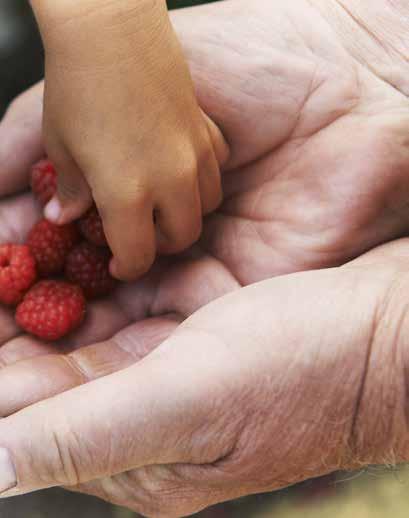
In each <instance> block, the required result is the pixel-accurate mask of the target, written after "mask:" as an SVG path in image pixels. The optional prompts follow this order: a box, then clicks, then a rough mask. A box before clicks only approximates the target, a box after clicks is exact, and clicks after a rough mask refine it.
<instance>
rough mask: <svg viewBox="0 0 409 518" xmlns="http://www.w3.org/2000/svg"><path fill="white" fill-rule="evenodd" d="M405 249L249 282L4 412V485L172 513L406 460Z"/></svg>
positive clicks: (408, 253)
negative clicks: (77, 381) (129, 360)
mask: <svg viewBox="0 0 409 518" xmlns="http://www.w3.org/2000/svg"><path fill="white" fill-rule="evenodd" d="M408 257H409V240H404V241H400V242H396V243H392V244H390V245H384V247H383V248H381V249H378V250H375V251H374V252H370V253H369V254H368V255H367V256H364V257H362V258H360V259H358V260H356V261H354V262H353V263H350V264H348V265H347V266H345V267H339V268H335V269H328V270H321V271H314V272H306V273H299V274H293V275H289V276H284V277H276V278H275V279H272V280H269V281H264V282H261V283H259V284H256V285H253V286H250V287H247V288H243V289H242V290H240V291H238V292H236V293H232V294H230V295H227V296H225V297H223V298H221V299H219V300H218V301H215V302H213V303H211V304H210V305H208V306H206V307H205V308H202V309H201V310H199V311H198V312H197V313H196V314H195V315H193V316H192V317H191V318H189V319H188V320H187V321H186V322H185V323H184V324H182V325H181V326H180V327H179V328H178V330H177V331H176V332H175V333H174V334H173V335H172V336H171V337H170V338H168V339H167V340H166V341H165V342H164V343H162V344H161V345H160V346H159V347H158V348H157V349H156V350H155V351H153V352H152V353H151V354H149V355H147V356H146V357H145V358H144V359H143V360H142V361H140V362H139V363H136V364H135V365H133V366H131V367H128V368H127V369H125V370H123V371H121V372H118V373H115V374H111V375H109V376H106V377H104V378H102V379H98V380H96V381H93V382H91V383H88V384H86V385H83V386H81V387H78V388H75V389H73V390H70V391H68V392H65V393H63V394H61V395H58V396H55V397H53V398H51V399H48V400H45V401H43V402H41V403H37V404H35V405H33V406H31V407H28V408H25V409H23V410H22V411H20V412H18V413H17V414H15V415H13V416H11V417H8V418H6V419H3V420H2V421H1V422H0V437H1V441H0V444H1V449H0V488H1V490H3V491H4V490H9V491H8V492H6V493H4V495H3V496H10V495H14V494H20V493H22V492H26V491H32V490H36V489H40V488H44V487H49V486H53V485H68V486H73V487H72V489H74V490H78V491H84V492H87V493H90V494H94V495H97V496H99V497H102V498H107V499H108V500H110V501H111V502H114V503H117V504H120V505H126V506H128V507H130V508H131V509H133V510H135V511H137V512H139V513H142V514H143V515H147V516H155V517H159V516H163V517H166V518H171V517H179V516H186V515H190V514H192V513H194V512H196V511H199V510H200V509H202V508H204V507H206V506H208V505H211V504H213V503H216V502H221V501H223V500H227V499H231V498H235V497H239V496H242V495H245V494H250V493H256V492H261V491H268V490H273V489H278V488H281V487H284V486H287V485H289V484H293V483H295V482H298V481H300V480H303V479H306V478H310V477H316V476H319V475H323V474H326V473H329V472H331V471H334V470H337V469H353V468H356V467H358V466H361V465H365V464H368V463H371V464H373V463H385V462H387V463H391V462H393V463H398V462H403V461H407V460H408V459H409V443H408V438H407V412H406V408H407V404H408V401H407V371H408V368H409V363H408V358H409V349H408V343H409V327H408V322H407V305H408V297H407V293H408V289H409V259H408ZM357 294H359V296H357ZM139 341H140V343H139V350H140V351H142V350H145V353H146V352H147V350H148V349H149V345H148V344H147V341H146V340H145V337H144V336H143V335H141V336H139ZM141 355H142V354H141ZM5 372H6V371H3V372H2V373H0V387H1V386H4V387H6V381H7V376H6V377H5ZM13 374H14V378H16V374H17V372H16V371H14V373H13ZM44 375H46V373H44ZM94 375H95V373H94ZM24 385H25V390H33V391H36V390H37V385H38V380H35V382H34V379H33V380H31V383H30V380H28V379H27V377H26V378H25V380H24ZM13 388H14V387H13ZM8 389H9V390H10V388H9V387H8ZM12 392H13V393H14V390H13V391H12ZM0 393H1V394H3V393H4V391H0ZM21 394H22V392H21V391H20V392H17V394H14V396H13V397H14V401H15V404H17V405H18V404H21V405H22V406H24V398H23V400H22V401H18V398H19V396H20V395H21ZM1 399H2V402H3V400H4V397H3V396H2V398H1ZM5 399H6V400H7V399H9V396H5ZM15 484H17V486H16V487H14V486H15ZM10 488H12V489H11V490H10Z"/></svg>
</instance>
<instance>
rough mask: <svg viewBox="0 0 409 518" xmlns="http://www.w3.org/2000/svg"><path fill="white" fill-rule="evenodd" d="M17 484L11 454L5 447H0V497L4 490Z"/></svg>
mask: <svg viewBox="0 0 409 518" xmlns="http://www.w3.org/2000/svg"><path fill="white" fill-rule="evenodd" d="M16 485H17V476H16V470H15V469H14V464H13V461H12V460H11V455H10V453H9V451H8V450H6V449H5V448H0V497H1V494H2V493H4V492H5V491H9V490H10V489H13V488H14V487H16Z"/></svg>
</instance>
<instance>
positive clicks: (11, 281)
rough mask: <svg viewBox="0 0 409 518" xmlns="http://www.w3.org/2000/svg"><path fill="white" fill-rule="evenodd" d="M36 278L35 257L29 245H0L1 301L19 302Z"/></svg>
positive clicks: (4, 302) (13, 303)
mask: <svg viewBox="0 0 409 518" xmlns="http://www.w3.org/2000/svg"><path fill="white" fill-rule="evenodd" d="M36 278H37V272H36V264H35V259H34V257H33V254H32V253H31V250H30V249H29V247H28V246H22V245H9V244H7V245H1V246H0V302H2V303H3V304H7V305H15V304H18V303H19V302H20V301H21V299H22V298H23V295H24V294H25V293H26V291H27V290H29V289H30V287H31V286H32V285H33V284H34V282H35V281H36Z"/></svg>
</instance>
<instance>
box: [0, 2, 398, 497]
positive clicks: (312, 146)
mask: <svg viewBox="0 0 409 518" xmlns="http://www.w3.org/2000/svg"><path fill="white" fill-rule="evenodd" d="M201 9H202V11H201V12H202V16H199V18H196V11H186V12H182V13H178V14H177V16H176V17H175V23H176V25H177V27H178V29H179V34H180V35H181V37H182V39H183V40H184V43H185V48H186V52H187V53H188V55H189V57H190V60H191V65H192V69H193V72H194V75H195V78H196V80H197V82H198V84H199V83H201V85H200V86H199V90H198V93H199V97H200V99H201V102H202V105H203V106H204V107H205V108H206V109H207V110H208V111H209V112H210V113H211V115H212V116H213V117H214V118H215V120H217V121H218V122H220V125H221V126H222V127H223V129H224V131H225V134H226V135H227V136H228V139H229V141H230V144H231V147H232V151H233V153H232V159H231V163H230V165H229V169H231V170H233V171H234V172H232V173H231V174H230V175H228V176H226V182H225V190H226V193H227V195H228V200H227V201H226V203H225V204H224V206H223V208H222V210H221V211H220V212H219V213H218V214H216V215H215V216H214V217H213V218H211V219H210V220H209V221H208V222H207V224H206V233H205V238H204V240H203V242H202V245H201V249H200V250H196V251H195V252H194V254H193V256H192V257H190V258H187V259H186V258H182V259H180V260H177V261H175V263H174V264H172V265H170V266H169V265H165V267H163V266H164V265H158V267H157V269H156V271H154V272H153V273H152V275H151V276H150V277H148V278H146V279H145V280H144V281H143V282H141V283H138V284H137V285H135V286H133V287H127V288H124V289H122V290H121V291H120V292H119V293H118V295H117V296H116V298H113V299H112V300H110V301H106V302H101V303H99V304H97V305H96V306H95V307H93V308H92V310H91V315H90V318H89V320H88V325H87V326H86V327H85V328H84V330H83V331H82V332H81V333H80V334H79V335H77V337H75V338H74V339H73V340H72V341H70V345H74V347H75V346H76V345H85V344H92V343H95V342H97V341H98V340H104V339H106V338H109V337H111V336H112V335H113V334H114V333H115V331H118V330H121V329H123V330H122V331H120V332H119V334H117V335H116V336H114V338H112V339H111V340H108V341H107V342H104V343H103V344H100V345H91V346H90V347H85V348H82V349H79V350H77V351H74V352H73V353H71V354H70V355H68V356H63V355H51V356H50V355H47V353H49V352H50V347H49V346H45V345H44V344H41V343H38V342H36V341H34V340H32V339H31V338H27V337H23V336H20V337H18V335H17V330H16V329H15V327H14V324H13V321H12V318H11V316H10V315H8V314H6V313H5V312H3V313H2V314H1V324H2V325H1V329H2V342H3V343H5V345H4V346H3V348H2V349H1V352H0V356H1V359H2V361H3V363H4V364H12V363H14V362H15V361H16V360H19V359H23V358H27V357H30V356H33V355H38V356H39V357H38V358H34V359H32V360H27V361H25V362H21V363H16V364H15V365H13V366H12V367H9V368H6V369H4V370H3V371H2V376H4V377H3V378H2V379H3V381H2V383H0V386H4V387H5V390H4V391H2V392H3V393H2V413H3V415H7V414H9V413H11V412H14V411H15V410H18V409H19V408H22V407H24V406H25V405H28V404H30V403H33V402H34V401H37V400H39V399H42V398H44V397H47V396H50V395H52V394H55V393H57V392H59V391H62V390H66V389H68V388H70V387H72V386H74V385H77V384H78V383H83V382H85V381H88V380H89V379H92V378H94V377H98V376H101V375H104V374H107V373H109V372H112V371H113V370H116V369H120V368H122V367H124V366H127V365H129V364H131V363H133V362H135V361H136V360H137V359H138V358H140V357H141V356H143V355H144V354H146V353H147V352H148V351H149V350H150V349H151V348H152V347H154V346H155V345H156V344H157V343H159V342H160V341H161V340H162V338H163V337H164V336H167V335H168V334H169V333H170V332H171V331H172V330H173V329H174V328H175V326H176V325H177V324H176V322H175V320H174V319H173V318H172V317H171V318H169V317H168V315H169V314H174V313H177V314H178V316H177V319H182V318H184V317H185V316H187V315H189V314H191V313H192V312H193V311H195V309H197V308H198V307H200V306H202V305H203V304H205V303H206V302H208V301H209V300H211V299H213V298H215V297H217V296H219V295H221V294H223V293H225V292H227V291H231V290H233V289H235V288H237V287H238V286H239V284H240V283H241V284H247V283H250V282H252V281H255V280H257V279H261V278H265V277H268V276H270V275H275V274H279V273H283V272H286V271H294V270H298V269H302V268H312V267H314V266H326V265H330V264H333V263H338V262H342V261H343V260H345V258H347V257H348V256H350V255H355V254H357V253H359V252H360V251H361V250H363V249H366V248H368V247H370V246H372V245H373V244H375V243H376V242H378V241H383V240H385V239H388V238H391V237H393V236H395V235H399V234H400V233H403V232H405V229H406V227H407V217H406V216H407V210H406V188H405V186H406V178H405V169H406V168H407V165H408V156H407V155H408V152H407V142H406V135H407V127H408V121H407V115H406V113H405V110H407V99H406V98H405V97H404V95H403V94H402V92H404V90H405V88H404V86H405V84H406V83H405V81H406V78H407V77H408V76H407V73H406V72H405V65H404V64H403V65H402V66H398V64H399V65H400V64H401V62H400V57H399V53H397V52H396V53H392V52H391V53H390V54H392V55H393V57H388V59H389V61H388V62H386V63H385V61H386V57H387V54H386V53H385V54H382V52H384V50H382V49H383V47H381V46H380V45H379V46H377V45H376V43H373V46H374V47H373V48H371V49H370V50H371V56H372V55H375V56H376V57H377V59H372V62H371V66H372V67H373V72H369V71H368V69H367V68H365V67H364V66H361V65H359V64H358V62H357V59H358V58H357V57H356V56H354V57H351V55H350V54H349V53H348V52H347V51H345V49H344V45H346V43H344V42H342V44H341V42H340V41H339V40H337V38H336V36H335V33H334V32H332V29H331V25H330V24H328V25H327V22H326V21H325V18H324V17H322V13H321V14H318V11H315V10H314V8H311V7H310V5H309V4H308V6H307V5H304V4H301V3H300V4H298V5H297V10H296V11H294V9H295V8H292V7H291V6H290V7H288V6H286V7H285V6H283V5H282V4H277V5H275V6H274V10H273V8H272V7H271V3H269V2H258V3H255V4H253V5H252V7H251V11H250V8H249V7H248V6H247V7H246V11H245V14H244V11H243V6H242V3H241V2H239V1H238V2H231V3H228V2H226V3H224V4H218V5H214V6H208V7H206V8H201ZM388 9H392V7H391V6H389V4H387V5H385V12H384V13H383V14H385V13H386V14H387V15H388V14H390V13H392V14H393V11H390V12H389V11H388ZM192 16H194V21H195V32H194V34H193V32H192V30H193V29H192V18H191V17H192ZM219 16H220V18H219ZM249 16H250V22H251V23H249ZM328 16H329V17H330V18H331V16H333V14H332V12H331V13H330V14H328ZM344 16H345V15H344V12H342V14H341V15H336V16H335V17H334V18H333V19H334V20H336V21H337V22H338V21H339V20H345V23H346V24H347V25H348V24H350V25H349V26H348V28H349V29H350V30H353V29H356V27H355V26H354V23H355V22H351V19H352V18H348V16H346V17H345V18H344ZM374 19H375V18H374ZM388 20H389V21H390V20H391V18H388V16H387V20H386V21H388ZM297 21H298V23H297ZM398 22H399V19H397V20H396V21H395V26H394V27H395V30H394V31H389V34H392V37H397V38H398V36H399V25H398ZM274 24H276V25H274ZM363 25H364V24H363ZM273 26H276V27H277V30H275V31H272V30H271V27H273ZM294 26H296V27H297V26H298V27H299V38H298V36H297V37H295V36H294V38H291V41H288V39H289V38H288V35H289V34H294ZM334 26H335V25H334ZM383 26H387V24H386V22H385V24H384V25H383ZM249 27H251V28H252V31H251V37H252V42H253V43H252V44H251V45H249V43H248V42H249V37H250V35H249V34H248V31H249ZM310 27H311V30H309V28H310ZM290 28H291V29H292V31H293V32H291V31H290ZM312 28H314V31H313V30H312ZM253 29H254V33H253ZM219 31H220V32H219ZM347 32H348V31H346V30H345V31H343V34H345V33H347ZM364 34H365V33H362V35H361V33H359V38H362V39H361V41H362V43H363V44H362V45H361V46H360V48H366V46H365V42H366V41H367V40H366V39H365V38H366V36H365V35H364ZM221 35H222V36H221ZM196 38H197V39H196ZM337 41H338V43H337ZM196 42H197V43H196ZM199 42H200V43H199ZM371 43H372V40H371ZM385 45H386V43H385ZM215 46H216V48H215ZM388 47H390V48H393V45H392V44H390V43H388V45H386V48H388ZM276 48H277V50H274V49H276ZM375 51H376V52H375ZM376 53H378V54H376ZM254 56H257V57H258V61H257V60H256V61H255V58H254ZM272 56H273V57H274V59H272ZM388 56H389V53H388ZM361 61H362V59H361ZM379 63H381V64H382V65H383V66H384V72H385V71H386V72H388V73H384V76H385V77H386V78H388V77H389V80H386V79H385V77H384V80H381V79H380V78H379V75H378V74H379V72H377V65H378V64H379ZM396 67H397V69H398V73H396V72H394V74H395V79H396V80H395V81H394V84H396V85H397V86H398V87H399V90H400V91H401V93H399V91H398V90H397V89H395V88H393V87H392V86H391V85H390V84H388V82H389V83H391V82H392V79H391V78H392V75H391V73H390V72H391V70H393V69H394V68H396ZM322 73H324V76H325V81H323V82H322V84H321V83H320V82H319V81H318V83H317V84H320V88H319V90H318V92H319V93H314V92H313V91H312V90H313V89H311V84H313V85H315V82H314V81H315V79H314V78H317V77H318V78H320V79H322V76H321V74H322ZM399 74H400V75H399ZM254 76H256V79H255V80H254V82H253V81H249V77H254ZM313 80H314V81H313ZM354 85H355V90H354V89H353V88H352V86H354ZM358 87H359V88H358ZM39 88H41V87H39ZM351 88H352V90H351ZM357 91H358V92H359V95H357V94H356V93H357ZM351 92H352V93H351ZM40 97H41V94H40V93H38V92H37V93H36V92H31V93H30V94H29V97H23V98H21V99H20V100H19V102H18V103H16V104H15V105H14V107H13V108H12V109H11V110H10V112H9V114H8V116H7V118H6V120H5V121H4V123H3V124H2V127H1V129H0V132H1V133H2V138H1V139H0V145H1V147H2V149H0V152H1V154H2V156H3V158H2V164H3V166H4V164H6V165H7V167H6V168H5V169H4V171H3V174H2V175H1V177H0V182H1V185H0V187H1V191H2V192H3V193H11V192H13V191H14V190H15V189H16V188H21V187H22V186H23V185H24V184H25V173H26V171H27V168H28V165H29V164H30V163H31V162H32V161H34V159H35V158H37V157H38V156H40V155H41V153H42V150H41V146H40V118H41V106H40V101H39V99H40ZM297 100H298V101H297ZM351 100H353V101H354V102H353V103H352V104H351V103H350V101H351ZM355 102H356V103H357V104H355ZM375 114H376V117H375ZM314 121H315V122H314ZM307 129H308V131H307ZM244 144H245V145H244ZM324 166H325V169H326V170H325V171H323V168H324ZM284 199H285V202H284V201H283V200H284ZM33 214H34V208H33V205H32V202H31V200H30V199H29V198H28V197H25V196H23V197H21V198H17V199H15V200H9V201H7V202H5V203H3V205H2V231H3V232H4V233H3V238H4V239H3V240H6V239H11V237H13V238H14V236H15V235H16V234H19V235H21V233H24V231H25V230H26V228H25V227H26V222H29V221H30V220H31V219H32V217H33ZM22 220H23V221H22ZM8 228H10V229H11V233H9V232H8V231H7V229H8ZM294 314H296V313H295V312H294ZM147 315H154V316H155V315H157V316H158V318H156V319H155V318H154V319H151V320H146V321H141V322H139V323H137V324H132V325H131V326H130V327H126V326H127V324H131V323H132V322H135V321H140V320H141V319H143V318H144V317H145V316H147ZM44 355H45V356H44ZM6 389H7V390H6ZM105 496H106V498H111V499H115V495H114V492H112V494H109V492H107V493H106V494H105ZM124 503H126V502H124ZM131 504H132V502H131V501H129V505H131Z"/></svg>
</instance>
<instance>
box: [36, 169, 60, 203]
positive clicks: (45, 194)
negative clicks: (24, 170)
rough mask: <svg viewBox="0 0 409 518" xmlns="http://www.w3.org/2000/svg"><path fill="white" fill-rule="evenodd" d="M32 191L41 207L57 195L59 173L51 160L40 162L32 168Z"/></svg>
mask: <svg viewBox="0 0 409 518" xmlns="http://www.w3.org/2000/svg"><path fill="white" fill-rule="evenodd" d="M31 189H32V191H33V193H34V194H35V195H36V197H37V199H38V201H39V202H40V203H41V205H46V204H47V203H48V202H49V201H50V200H51V198H52V197H53V196H54V194H55V193H56V191H57V173H56V171H55V169H54V166H53V164H52V163H51V162H50V161H49V160H47V159H44V160H40V162H37V164H35V165H34V166H33V167H32V169H31Z"/></svg>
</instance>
